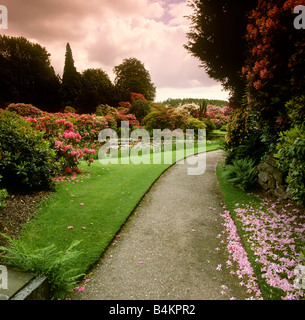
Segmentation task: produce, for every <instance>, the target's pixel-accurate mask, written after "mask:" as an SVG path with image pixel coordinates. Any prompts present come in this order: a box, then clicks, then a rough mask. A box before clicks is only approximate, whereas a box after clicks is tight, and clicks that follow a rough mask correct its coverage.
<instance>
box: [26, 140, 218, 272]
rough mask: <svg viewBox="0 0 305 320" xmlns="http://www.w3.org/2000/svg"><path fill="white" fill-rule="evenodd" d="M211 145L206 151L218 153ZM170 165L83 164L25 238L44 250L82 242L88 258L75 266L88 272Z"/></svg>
mask: <svg viewBox="0 0 305 320" xmlns="http://www.w3.org/2000/svg"><path fill="white" fill-rule="evenodd" d="M219 147H220V146H219V143H218V142H213V143H211V144H208V145H207V151H210V150H216V149H219ZM169 166H170V165H168V164H160V165H155V164H150V165H143V164H141V165H134V164H129V165H121V164H119V165H114V164H113V165H111V164H108V165H102V164H101V163H100V162H99V161H95V162H94V163H93V164H92V165H91V167H88V166H87V165H85V164H84V163H82V164H81V167H80V168H81V169H82V170H83V174H82V175H81V176H78V177H77V178H76V179H75V180H70V181H65V182H59V183H58V186H57V190H56V192H55V193H53V194H52V195H51V197H50V198H49V199H48V200H46V201H45V203H43V204H41V205H40V209H39V214H38V215H37V216H36V217H35V218H33V219H32V220H31V221H30V222H29V223H28V224H27V225H26V228H25V231H24V232H23V234H22V237H21V240H22V242H24V243H26V245H27V246H30V247H33V248H42V247H46V246H49V245H50V244H55V245H56V247H57V248H58V250H62V249H65V248H67V247H68V246H69V245H70V244H71V243H72V241H73V240H82V242H81V243H80V244H79V245H78V247H77V249H78V250H82V251H83V254H82V255H81V256H79V257H78V258H77V261H75V265H76V266H77V267H78V268H79V269H80V272H86V271H87V270H88V268H90V266H91V265H92V264H94V263H95V262H96V261H97V260H98V259H99V258H100V256H101V255H102V253H103V252H104V251H105V249H106V248H107V246H108V245H109V244H110V243H111V242H112V240H113V239H114V237H115V235H116V234H117V232H119V230H120V229H121V227H122V226H123V225H124V223H125V221H126V219H128V217H129V216H130V214H131V213H132V211H133V210H134V209H135V207H136V206H137V204H138V203H139V201H141V199H142V197H143V196H144V195H145V193H146V192H147V191H148V190H149V188H150V187H151V185H152V184H153V183H154V182H155V181H156V179H158V178H159V176H160V175H161V174H162V172H164V170H166V169H167V168H168V167H169Z"/></svg>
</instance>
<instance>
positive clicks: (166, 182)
mask: <svg viewBox="0 0 305 320" xmlns="http://www.w3.org/2000/svg"><path fill="white" fill-rule="evenodd" d="M221 157H222V152H221V151H214V152H209V153H207V170H206V172H205V173H204V175H201V176H188V175H187V166H188V165H187V164H185V165H177V164H176V165H174V166H173V167H171V168H170V169H169V170H168V171H167V172H165V173H164V174H163V175H162V176H161V178H160V179H159V180H158V181H157V182H156V183H155V184H154V186H153V187H152V188H151V190H150V191H149V192H148V194H147V195H146V197H145V198H144V200H143V201H142V202H141V204H140V205H139V206H138V208H137V209H136V210H135V212H134V213H133V215H132V216H131V217H130V219H129V220H128V222H127V223H126V225H125V226H124V227H123V228H122V230H121V232H120V234H119V237H118V238H117V239H116V241H117V243H116V244H114V245H110V246H109V248H108V250H107V251H106V252H105V254H104V255H103V257H102V259H101V260H100V261H99V263H98V264H97V265H96V266H95V267H94V268H93V270H92V273H91V274H90V275H89V278H90V281H89V282H84V283H83V284H81V286H85V290H84V291H83V292H76V293H74V294H73V297H72V299H73V300H225V299H230V298H231V297H234V298H236V299H237V300H243V299H245V298H246V297H247V293H246V288H245V287H241V286H240V285H239V282H240V279H238V278H237V276H234V275H231V274H230V272H229V270H227V269H226V268H225V267H224V266H225V265H226V261H227V254H226V251H225V249H224V246H222V247H221V244H220V240H219V239H218V238H217V236H218V235H219V234H220V233H221V232H222V231H223V227H222V225H221V223H222V222H223V220H222V217H221V216H220V214H222V213H223V211H224V209H223V199H222V196H221V193H220V190H219V187H218V183H217V178H216V176H215V172H214V166H215V163H216V162H217V161H218V160H220V159H221ZM218 248H221V250H218ZM220 264H221V265H222V266H223V267H222V270H221V271H219V270H217V267H218V266H219V265H220ZM223 285H225V286H226V287H228V289H227V290H226V292H227V295H223V294H222V293H221V291H222V286H223Z"/></svg>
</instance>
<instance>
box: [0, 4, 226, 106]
mask: <svg viewBox="0 0 305 320" xmlns="http://www.w3.org/2000/svg"><path fill="white" fill-rule="evenodd" d="M0 4H1V5H5V6H6V7H7V9H8V30H0V34H6V35H10V36H23V37H26V38H27V39H29V40H30V41H33V42H38V43H39V44H40V45H42V46H43V47H45V48H46V49H47V51H48V52H49V53H50V54H51V63H52V66H53V67H54V69H55V71H56V73H58V74H60V75H62V72H63V67H64V60H65V49H66V43H67V42H69V43H70V45H71V48H72V52H73V58H74V61H75V66H76V68H77V70H78V71H79V72H81V71H83V70H85V69H88V68H102V69H103V70H104V71H105V72H107V74H108V75H109V77H110V78H111V80H113V79H114V75H113V72H112V70H113V68H114V67H115V66H117V65H119V64H121V63H122V61H123V59H125V58H131V57H134V58H137V59H139V60H140V61H141V62H142V63H144V65H145V67H146V69H148V70H149V72H150V75H151V78H152V82H153V83H154V84H155V86H156V87H157V97H156V101H163V100H166V99H167V98H189V97H193V98H209V99H227V98H228V93H227V92H225V91H223V90H222V87H221V85H220V84H219V83H217V82H216V81H214V80H212V79H209V77H208V76H207V75H206V74H205V72H204V70H203V69H202V68H199V65H200V61H199V60H197V59H196V58H194V57H192V56H191V55H190V54H189V53H188V52H187V50H186V49H184V48H183V45H184V44H186V43H187V38H186V33H187V32H188V31H189V20H188V19H186V18H185V16H187V15H189V14H191V13H192V9H191V8H190V7H189V6H187V1H186V0H64V1H63V0H0Z"/></svg>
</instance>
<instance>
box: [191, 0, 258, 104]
mask: <svg viewBox="0 0 305 320" xmlns="http://www.w3.org/2000/svg"><path fill="white" fill-rule="evenodd" d="M256 5H257V0H247V1H245V0H192V1H191V2H190V6H191V7H192V8H193V10H194V11H193V14H192V15H191V16H190V17H189V19H190V20H191V22H192V26H191V31H190V32H189V33H188V34H187V36H188V40H189V41H188V43H187V44H186V45H185V48H186V49H187V50H188V51H189V52H190V53H191V54H192V55H193V56H195V57H196V58H198V59H199V60H200V61H201V66H202V67H203V68H204V69H205V71H206V72H207V74H208V75H209V76H210V77H211V78H213V79H215V80H217V81H219V82H220V83H221V84H222V85H223V86H224V88H225V89H227V90H230V91H231V94H232V100H233V101H236V102H239V101H241V99H242V96H243V93H244V88H245V81H244V79H243V78H242V77H241V69H242V66H243V62H244V60H245V51H246V48H247V44H246V41H245V39H244V36H245V34H246V27H247V14H248V12H249V11H250V10H252V9H254V8H255V7H256Z"/></svg>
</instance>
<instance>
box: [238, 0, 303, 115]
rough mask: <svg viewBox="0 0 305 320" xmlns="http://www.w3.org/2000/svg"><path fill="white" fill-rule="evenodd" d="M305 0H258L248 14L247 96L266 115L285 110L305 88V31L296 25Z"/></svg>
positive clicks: (244, 70)
mask: <svg viewBox="0 0 305 320" xmlns="http://www.w3.org/2000/svg"><path fill="white" fill-rule="evenodd" d="M297 5H304V1H303V0H271V1H264V0H259V1H258V6H257V8H256V10H253V11H252V12H251V14H250V16H249V24H248V27H247V35H246V40H247V42H248V45H249V52H248V58H247V61H246V64H245V66H244V67H243V70H242V71H243V74H244V76H245V77H246V79H247V85H248V99H249V104H250V105H251V107H252V108H254V109H256V110H259V111H260V112H261V114H262V116H263V117H264V118H267V119H274V118H276V117H279V113H284V112H285V108H284V107H285V103H286V102H287V101H289V100H290V99H291V98H292V97H293V96H296V95H299V93H300V91H302V90H304V89H305V81H304V71H305V61H304V49H305V32H304V30H296V29H295V28H294V25H293V20H294V18H295V15H294V8H295V7H296V6H297Z"/></svg>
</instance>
